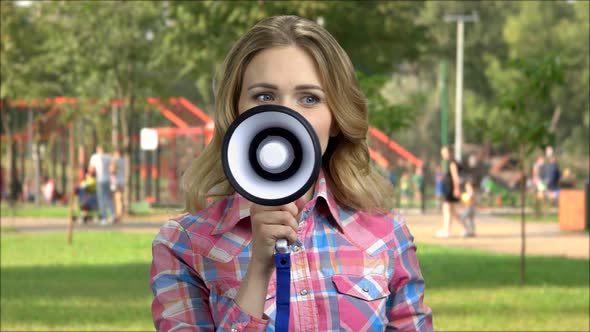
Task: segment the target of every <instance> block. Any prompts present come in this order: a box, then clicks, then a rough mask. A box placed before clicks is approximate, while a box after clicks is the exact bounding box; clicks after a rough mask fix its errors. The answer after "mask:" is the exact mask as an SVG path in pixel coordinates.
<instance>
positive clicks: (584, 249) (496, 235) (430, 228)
mask: <svg viewBox="0 0 590 332" xmlns="http://www.w3.org/2000/svg"><path fill="white" fill-rule="evenodd" d="M173 215H174V213H172V212H171V213H170V214H168V215H159V216H144V217H131V218H128V219H127V220H126V221H125V222H124V223H122V224H118V225H109V226H98V225H96V224H95V223H93V224H90V225H77V224H76V225H75V231H76V232H78V231H105V230H117V231H124V232H142V233H147V234H154V235H155V234H156V233H157V232H158V229H159V228H160V226H161V225H162V224H163V222H164V221H165V220H166V219H167V218H168V217H172V216H173ZM404 216H405V218H406V221H407V224H408V225H409V228H410V231H411V232H412V234H413V235H414V238H415V240H416V243H418V245H419V244H420V243H429V244H439V245H445V246H453V247H462V248H473V249H479V250H485V251H492V252H503V253H513V254H519V253H520V222H518V221H514V220H509V219H504V218H500V217H494V216H491V215H488V214H483V215H479V216H478V217H477V220H476V223H477V236H476V237H474V238H462V237H461V236H460V234H461V231H462V227H461V225H458V224H455V225H453V229H452V233H453V234H452V236H451V237H450V238H448V239H439V238H436V237H435V236H434V234H435V232H436V230H438V229H439V228H440V226H441V220H442V217H441V216H440V215H439V214H426V215H422V214H419V213H418V212H416V211H406V213H404ZM0 225H1V226H2V227H10V228H13V229H14V231H16V232H47V231H54V232H64V231H66V229H67V219H64V218H18V217H2V218H1V222H0ZM526 233H527V242H526V252H527V254H528V255H546V256H565V257H575V258H586V259H588V258H590V234H589V233H588V232H575V233H574V232H564V231H560V230H559V226H558V225H557V224H555V223H540V222H527V225H526Z"/></svg>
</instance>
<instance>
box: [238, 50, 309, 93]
mask: <svg viewBox="0 0 590 332" xmlns="http://www.w3.org/2000/svg"><path fill="white" fill-rule="evenodd" d="M243 82H244V85H250V84H255V83H258V82H267V83H274V84H279V85H280V84H286V85H287V84H303V83H305V84H315V85H320V86H321V84H320V83H321V82H320V78H319V72H318V70H317V64H316V62H315V60H314V59H313V58H312V57H311V56H310V55H309V54H308V53H307V52H306V51H304V50H303V49H302V48H300V47H297V46H284V47H273V48H269V49H266V50H263V51H260V53H258V54H256V55H255V56H254V58H252V60H251V61H250V63H249V64H248V65H247V66H246V70H245V72H244V81H243Z"/></svg>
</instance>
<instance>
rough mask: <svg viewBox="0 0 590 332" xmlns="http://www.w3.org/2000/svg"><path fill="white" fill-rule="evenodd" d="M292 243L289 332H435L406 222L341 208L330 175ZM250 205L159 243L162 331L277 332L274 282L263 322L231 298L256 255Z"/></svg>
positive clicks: (184, 224)
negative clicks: (297, 238) (275, 326)
mask: <svg viewBox="0 0 590 332" xmlns="http://www.w3.org/2000/svg"><path fill="white" fill-rule="evenodd" d="M300 225H301V227H300V230H299V232H298V237H299V240H298V241H297V242H296V243H294V244H293V245H291V306H290V309H291V313H290V322H289V324H290V325H289V330H290V331H355V332H356V331H383V330H387V331H393V330H400V331H432V330H433V327H432V312H431V310H430V308H428V307H427V306H426V305H424V303H423V296H424V279H423V278H422V274H421V272H420V267H419V265H418V259H417V257H416V246H415V245H414V243H413V237H412V235H411V234H410V232H409V231H408V228H407V226H406V224H405V222H404V220H403V219H402V217H401V216H400V215H399V214H396V213H374V214H367V213H364V212H362V211H352V210H349V209H346V208H343V207H340V206H338V205H337V204H336V201H335V200H334V197H333V196H332V194H331V193H330V191H329V190H328V188H327V186H326V181H325V178H324V175H323V172H322V173H320V177H319V178H318V181H317V182H316V185H315V194H314V197H313V199H312V200H311V201H309V202H308V203H307V204H306V205H305V207H304V209H303V212H302V214H301V217H300ZM251 237H252V235H251V231H250V218H249V202H248V201H247V200H245V199H244V198H243V197H241V196H240V195H238V194H234V195H232V196H229V197H226V198H224V199H222V200H220V201H218V202H216V203H214V204H213V205H211V206H209V207H208V208H206V209H205V210H203V211H201V212H200V213H198V214H196V215H186V216H183V217H180V218H178V219H177V220H170V221H168V222H167V223H166V224H165V225H164V226H163V227H162V229H161V230H160V233H159V234H158V235H157V236H156V238H155V239H154V241H153V248H152V249H153V262H152V268H151V273H150V283H151V288H152V291H153V293H154V300H153V303H152V314H153V319H154V324H155V326H156V328H157V329H158V330H159V331H189V330H190V331H214V330H216V331H232V332H233V331H274V318H275V315H276V305H275V293H276V276H275V274H274V273H273V276H272V277H271V280H270V283H269V287H268V292H267V296H266V303H265V310H264V312H265V315H264V316H263V318H262V319H260V318H256V317H252V316H250V315H248V314H247V313H246V312H244V311H242V310H241V309H240V307H239V306H238V305H237V304H236V303H235V302H234V300H233V299H234V297H235V295H236V293H237V290H238V288H239V287H240V282H241V280H243V279H244V275H245V274H246V270H247V267H248V262H249V260H250V255H251V247H250V240H251Z"/></svg>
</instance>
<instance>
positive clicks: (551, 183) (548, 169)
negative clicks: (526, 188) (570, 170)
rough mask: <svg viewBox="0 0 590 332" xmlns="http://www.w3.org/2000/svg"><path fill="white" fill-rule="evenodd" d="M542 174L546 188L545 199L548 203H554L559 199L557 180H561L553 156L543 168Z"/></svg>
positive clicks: (555, 158)
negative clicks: (546, 198)
mask: <svg viewBox="0 0 590 332" xmlns="http://www.w3.org/2000/svg"><path fill="white" fill-rule="evenodd" d="M543 173H544V176H543V178H544V179H545V184H546V188H547V197H548V198H549V200H550V201H552V202H555V201H557V199H558V198H559V179H560V178H561V170H560V169H559V164H558V163H557V157H556V156H555V154H552V155H551V157H549V163H547V164H546V165H545V167H544V168H543Z"/></svg>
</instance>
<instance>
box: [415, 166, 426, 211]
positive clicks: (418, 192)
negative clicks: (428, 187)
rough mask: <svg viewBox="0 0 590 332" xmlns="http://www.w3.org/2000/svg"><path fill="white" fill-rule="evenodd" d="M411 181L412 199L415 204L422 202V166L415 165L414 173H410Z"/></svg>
mask: <svg viewBox="0 0 590 332" xmlns="http://www.w3.org/2000/svg"><path fill="white" fill-rule="evenodd" d="M412 183H413V185H414V200H415V201H416V203H417V204H420V202H422V192H423V190H424V175H423V173H422V167H416V169H415V170H414V175H412Z"/></svg>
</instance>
